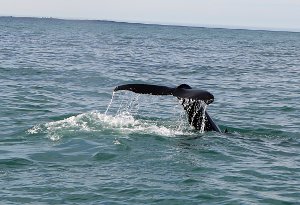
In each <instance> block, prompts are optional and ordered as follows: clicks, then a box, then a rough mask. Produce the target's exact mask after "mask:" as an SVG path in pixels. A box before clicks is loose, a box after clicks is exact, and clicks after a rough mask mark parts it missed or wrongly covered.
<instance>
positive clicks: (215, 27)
mask: <svg viewBox="0 0 300 205" xmlns="http://www.w3.org/2000/svg"><path fill="white" fill-rule="evenodd" d="M0 18H20V19H22V18H23V19H46V20H47V19H48V20H61V21H96V22H97V21H98V22H107V23H125V24H140V25H149V26H151V25H153V26H176V27H189V28H207V29H229V30H247V31H267V32H289V33H300V30H295V29H291V30H287V29H279V28H252V27H246V26H245V27H243V26H224V25H188V24H187V25H181V24H174V23H155V22H133V21H132V22H131V21H121V20H105V19H80V18H78V19H76V18H58V17H35V16H9V15H8V16H6V15H3V16H1V15H0Z"/></svg>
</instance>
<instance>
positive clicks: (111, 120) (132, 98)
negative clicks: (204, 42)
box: [27, 92, 206, 141]
mask: <svg viewBox="0 0 300 205" xmlns="http://www.w3.org/2000/svg"><path fill="white" fill-rule="evenodd" d="M125 94H126V95H120V96H119V95H115V93H114V92H113V93H112V98H111V100H110V102H109V104H108V106H107V109H106V110H105V112H104V113H100V112H99V111H92V112H87V113H82V114H78V115H74V116H71V117H68V118H65V119H61V120H58V121H53V122H48V123H44V124H39V125H36V126H34V127H32V128H31V129H29V130H28V131H27V133H28V134H30V135H35V134H45V135H46V136H47V137H48V138H49V139H50V140H52V141H57V140H60V139H61V138H63V137H67V136H74V135H81V134H83V135H86V134H90V133H92V132H100V133H105V134H112V135H114V136H115V135H118V136H120V135H121V136H128V135H130V134H132V133H136V134H153V135H159V136H167V137H174V136H179V135H180V136H182V135H193V134H195V133H194V132H193V129H191V128H190V127H189V126H187V123H186V121H187V120H186V119H184V118H185V113H184V110H183V109H182V107H181V105H178V104H177V103H176V104H175V103H174V104H172V103H170V104H169V105H168V104H167V103H166V102H165V98H164V100H163V103H164V104H162V105H161V104H160V102H159V100H157V99H155V100H149V98H147V97H146V98H144V96H143V97H141V95H140V94H129V95H127V93H125ZM141 98H143V99H141ZM150 99H153V96H151V98H150ZM190 102H191V101H190ZM143 103H144V104H146V105H143ZM155 105H156V106H155ZM205 105H206V104H205ZM162 106H163V109H162ZM178 106H180V107H178ZM201 106H204V104H201ZM167 108H171V109H170V110H167ZM205 109H206V106H204V114H203V116H202V118H203V119H205ZM178 111H180V112H179V113H178ZM164 112H165V114H164ZM157 114H158V115H159V117H157ZM172 114H173V115H172ZM163 116H167V117H168V118H167V119H162V118H163ZM170 117H171V119H170ZM202 121H203V123H202V125H201V132H204V126H205V122H204V120H202Z"/></svg>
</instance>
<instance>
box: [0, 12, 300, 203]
mask: <svg viewBox="0 0 300 205" xmlns="http://www.w3.org/2000/svg"><path fill="white" fill-rule="evenodd" d="M127 83H148V84H157V85H165V86H170V87H176V86H178V85H180V84H183V83H185V84H189V85H190V86H191V87H193V88H197V89H204V90H207V91H209V92H211V93H212V94H213V95H214V96H215V101H214V102H213V103H212V104H210V105H209V106H208V107H207V111H208V113H209V114H210V116H211V117H212V118H213V119H214V120H215V122H216V123H217V124H218V125H219V126H220V128H221V129H222V130H225V129H227V130H228V131H229V132H228V133H226V134H224V133H215V132H205V133H200V132H199V131H195V130H193V128H191V127H190V126H189V125H188V124H187V119H186V116H185V114H184V110H183V108H182V106H181V105H180V104H179V102H178V99H177V98H174V97H173V96H150V95H138V94H135V93H131V92H128V91H126V92H124V91H121V92H116V93H114V96H113V99H112V95H113V92H112V91H113V89H114V88H115V87H116V86H118V85H122V84H127ZM109 105H110V106H109ZM0 187H1V188H0V204H122V205H123V204H128V205H129V204H130V205H131V204H171V205H174V204H180V205H181V204H185V205H186V204H187V205H188V204H272V205H276V204H300V33H293V32H274V31H259V30H256V31H254V30H252V31H251V30H231V29H212V28H195V27H180V26H161V25H144V24H128V23H117V22H109V21H76V20H59V19H51V18H50V19H43V18H42V19H41V18H14V17H1V18H0Z"/></svg>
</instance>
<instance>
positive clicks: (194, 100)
mask: <svg viewBox="0 0 300 205" xmlns="http://www.w3.org/2000/svg"><path fill="white" fill-rule="evenodd" d="M119 90H128V91H132V92H135V93H139V94H150V95H173V96H175V97H177V98H178V99H181V100H182V101H181V102H182V105H183V108H184V110H185V111H186V113H187V116H188V121H189V124H190V125H191V126H193V127H194V128H195V129H196V130H201V125H202V122H203V120H204V123H205V126H204V131H216V132H221V130H220V128H219V127H218V125H217V124H215V123H214V121H213V120H212V118H211V117H210V116H209V115H208V113H207V111H205V110H204V109H203V107H201V101H203V102H205V103H206V104H207V105H208V104H210V103H212V102H213V101H214V96H213V95H212V94H211V93H210V92H208V91H206V90H197V89H192V88H191V86H189V85H187V84H181V85H179V86H178V87H176V88H170V87H167V86H160V85H148V84H126V85H120V86H117V87H116V88H115V89H114V92H116V91H119ZM203 112H205V115H203ZM203 116H205V117H204V118H203Z"/></svg>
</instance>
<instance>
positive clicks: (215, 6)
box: [0, 0, 300, 31]
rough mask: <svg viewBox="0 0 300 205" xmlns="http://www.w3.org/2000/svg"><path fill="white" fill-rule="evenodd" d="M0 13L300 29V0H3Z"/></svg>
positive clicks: (0, 14) (3, 14) (0, 0)
mask: <svg viewBox="0 0 300 205" xmlns="http://www.w3.org/2000/svg"><path fill="white" fill-rule="evenodd" d="M0 16H30V17H53V18H65V19H98V20H114V21H126V22H141V23H159V24H176V25H193V26H209V27H236V28H239V27H242V28H257V29H275V30H292V31H300V0H0Z"/></svg>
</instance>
